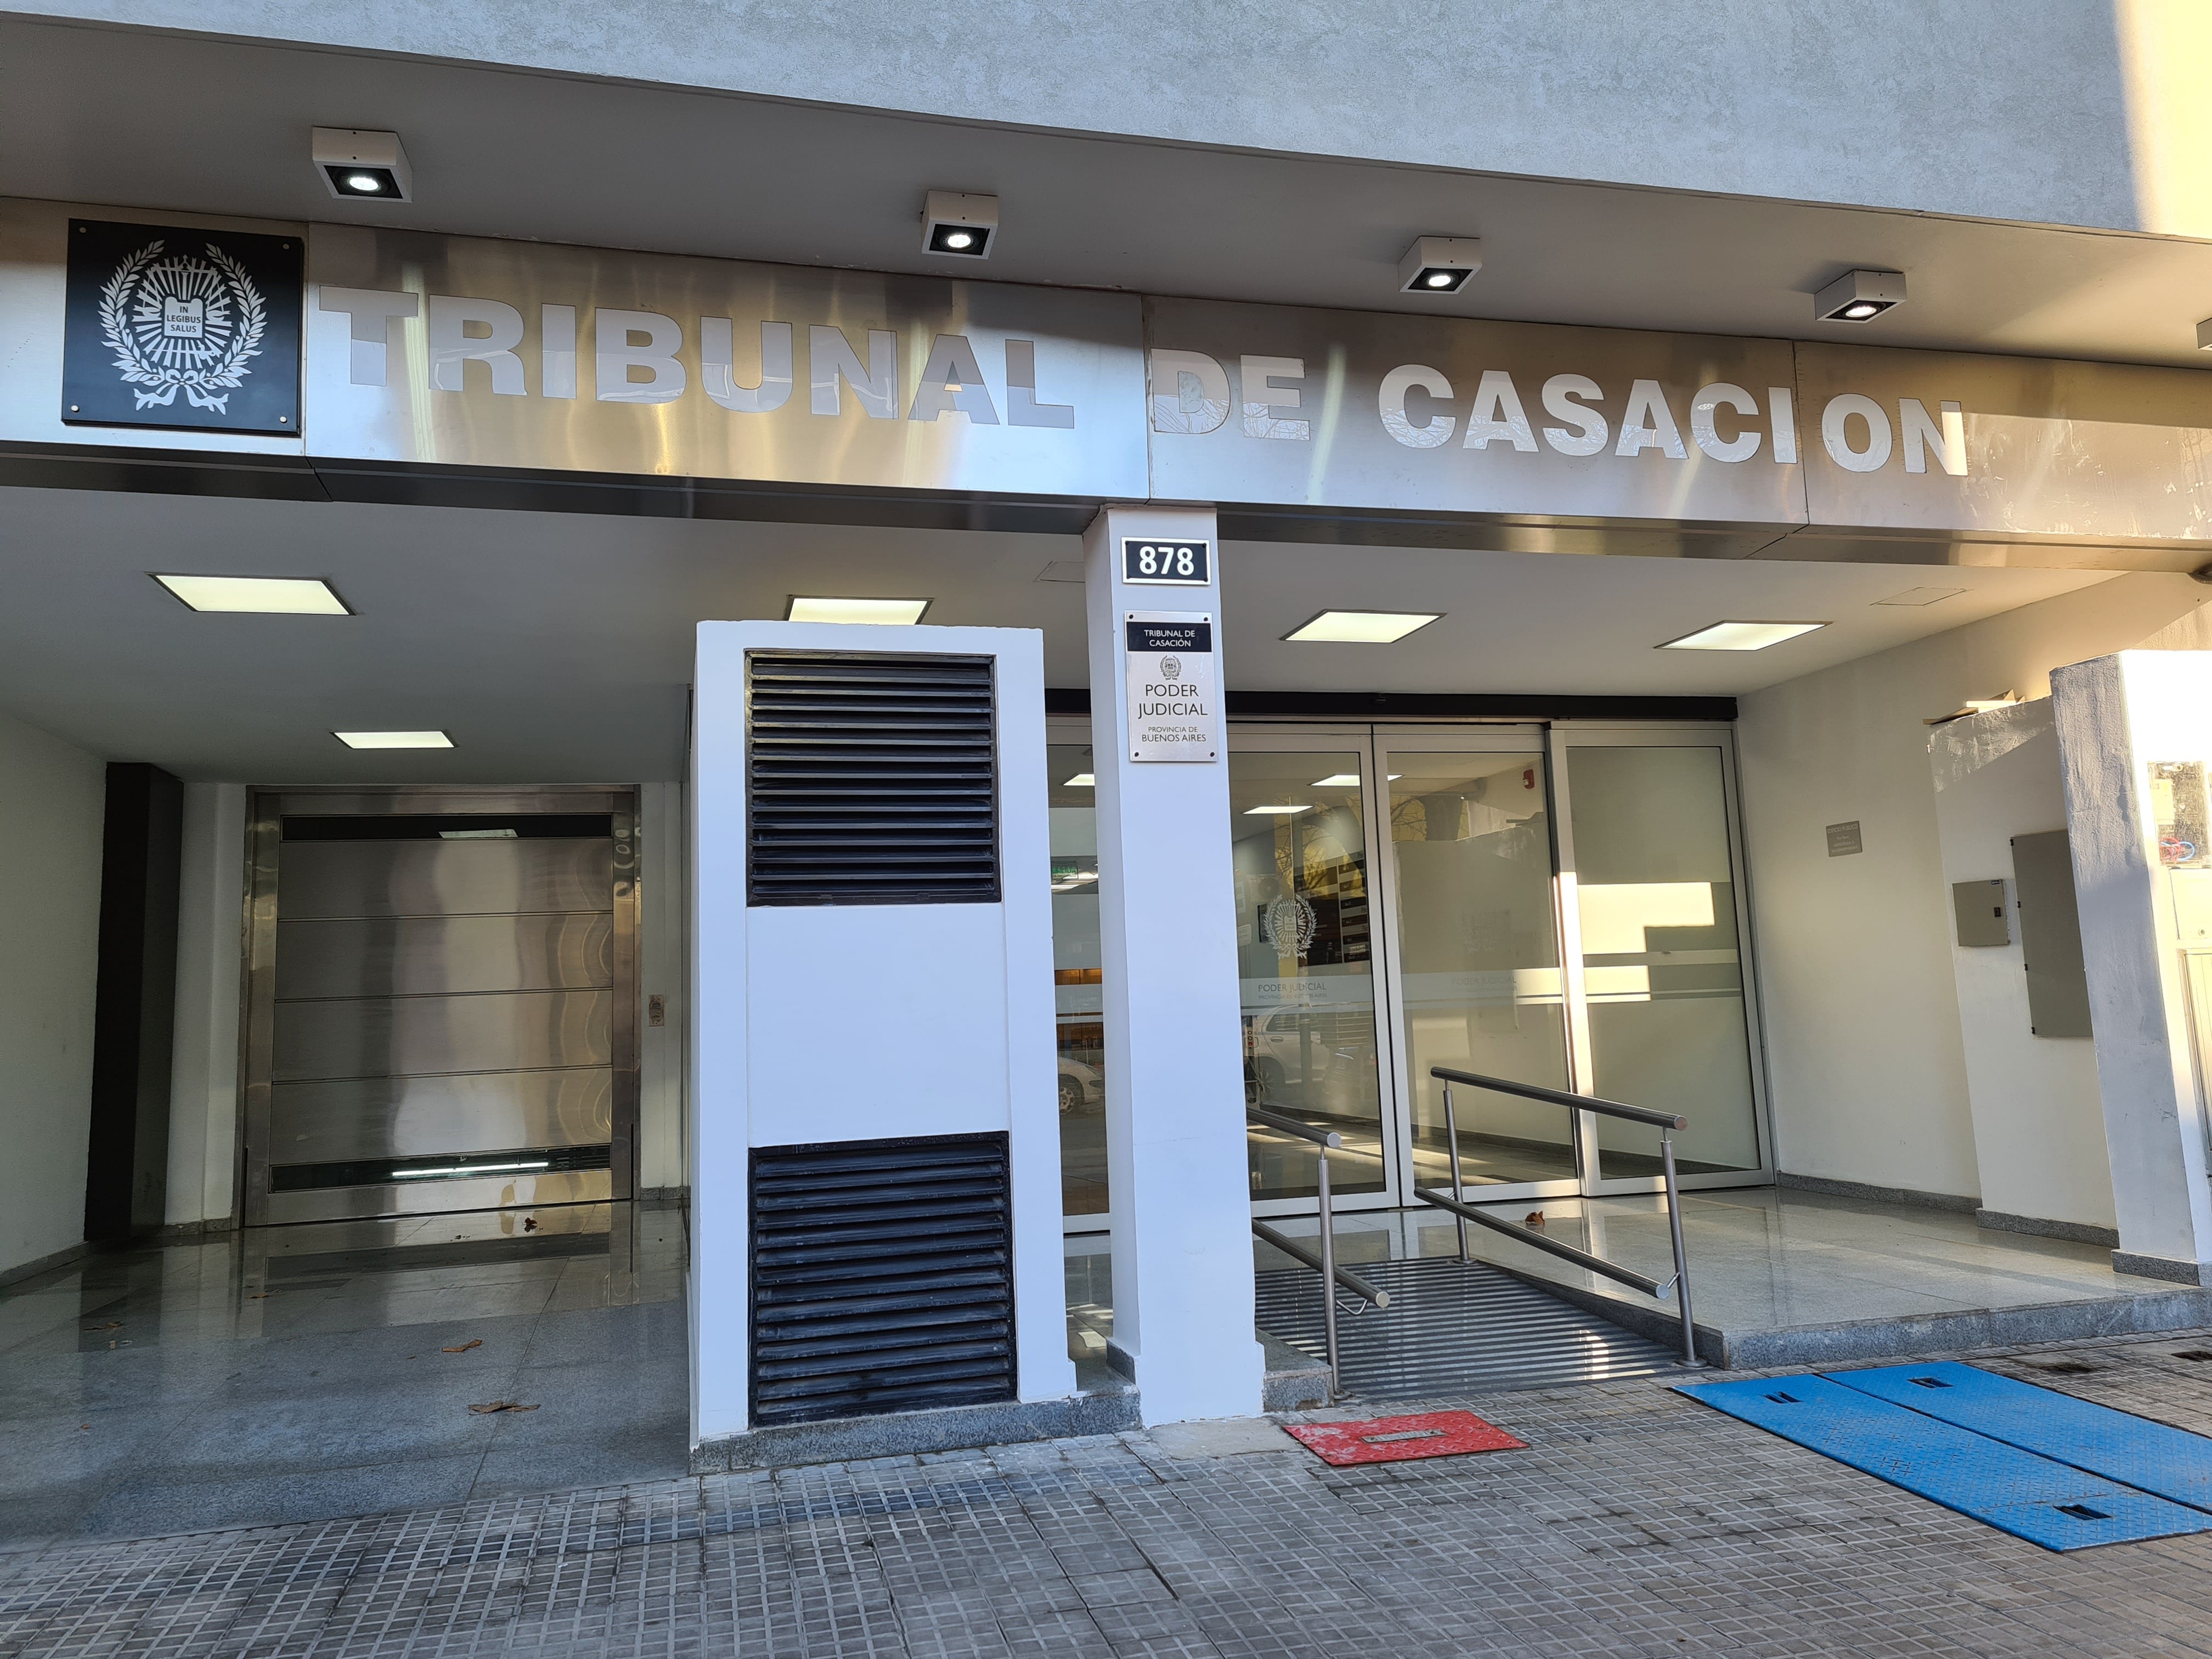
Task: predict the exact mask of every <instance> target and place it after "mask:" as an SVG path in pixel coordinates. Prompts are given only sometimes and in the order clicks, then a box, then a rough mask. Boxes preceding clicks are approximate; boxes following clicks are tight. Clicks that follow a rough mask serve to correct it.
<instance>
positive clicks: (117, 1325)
mask: <svg viewBox="0 0 2212 1659" xmlns="http://www.w3.org/2000/svg"><path fill="white" fill-rule="evenodd" d="M122 1328H123V1322H122V1321H121V1320H119V1319H111V1320H109V1321H108V1322H106V1324H105V1325H88V1326H86V1327H85V1329H87V1330H88V1331H119V1330H121V1329H122Z"/></svg>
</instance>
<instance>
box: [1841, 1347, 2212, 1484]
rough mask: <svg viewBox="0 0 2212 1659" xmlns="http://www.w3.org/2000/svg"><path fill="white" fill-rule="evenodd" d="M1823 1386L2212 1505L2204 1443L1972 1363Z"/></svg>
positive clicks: (1848, 1375) (1855, 1374)
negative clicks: (1840, 1387) (1837, 1387)
mask: <svg viewBox="0 0 2212 1659" xmlns="http://www.w3.org/2000/svg"><path fill="white" fill-rule="evenodd" d="M1825 1375H1826V1376H1827V1378H1828V1380H1829V1381H1830V1382H1832V1383H1842V1384H1843V1385H1844V1387H1845V1388H1847V1389H1855V1390H1857V1392H1858V1393H1860V1394H1865V1395H1872V1396H1873V1397H1874V1398H1875V1399H1876V1400H1887V1401H1889V1402H1890V1403H1891V1404H1893V1405H1897V1406H1905V1407H1911V1409H1912V1410H1914V1411H1917V1412H1920V1413H1924V1414H1926V1415H1927V1416H1929V1417H1933V1418H1937V1419H1941V1420H1942V1421H1943V1422H1946V1423H1952V1424H1955V1425H1958V1426H1959V1427H1960V1428H1962V1429H1972V1431H1974V1432H1975V1433H1976V1434H1980V1435H1986V1436H1988V1437H1990V1439H1992V1440H2002V1441H2003V1442H2004V1443H2006V1444H2007V1445H2008V1446H2017V1447H2019V1448H2020V1449H2021V1450H2022V1451H2031V1452H2033V1453H2035V1454H2036V1455H2038V1456H2041V1457H2049V1458H2055V1459H2056V1460H2057V1462H2061V1463H2071V1464H2072V1465H2073V1466H2074V1467H2075V1468H2077V1469H2087V1470H2088V1471H2089V1472H2090V1473H2091V1474H2101V1475H2103V1476H2105V1477H2106V1479H2107V1480H2118V1481H2122V1482H2124V1483H2125V1484H2126V1485H2128V1486H2135V1487H2137V1488H2139V1489H2141V1490H2142V1491H2144V1492H2155V1493H2156V1494H2157V1495H2158V1496H2159V1497H2160V1498H2172V1499H2173V1501H2174V1502H2175V1503H2177V1504H2188V1505H2190V1506H2191V1508H2192V1509H2200V1510H2212V1440H2208V1439H2206V1438H2205V1437H2203V1435H2198V1434H2191V1433H2190V1432H2189V1431H2187V1430H2185V1429H2177V1428H2172V1427H2170V1426H2169V1425H2166V1424H2164V1423H2154V1422H2152V1421H2151V1420H2150V1419H2148V1418H2147V1417H2136V1416H2134V1415H2132V1414H2130V1413H2127V1412H2121V1411H2114V1410H2113V1409H2112V1407H2109V1406H2099V1405H2093V1404H2092V1403H2091V1402H2090V1401H2087V1400H2076V1399H2075V1397H2074V1396H2073V1395H2070V1394H2060V1393H2059V1392H2058V1391H2057V1389H2039V1388H2038V1387H2036V1386H2035V1384H2034V1383H2021V1382H2019V1381H2016V1380H2015V1379H2014V1378H2012V1377H2009V1376H1997V1375H1996V1373H1995V1372H1993V1371H1985V1370H1982V1369H1981V1368H1980V1367H1978V1366H1975V1365H1962V1364H1960V1363H1959V1362H1958V1361H1956V1360H1951V1359H1947V1360H1944V1361H1942V1363H1940V1364H1933V1365H1882V1366H1878V1367H1875V1368H1873V1369H1870V1370H1860V1371H1829V1372H1826V1373H1825Z"/></svg>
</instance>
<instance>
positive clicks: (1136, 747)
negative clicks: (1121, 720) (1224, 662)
mask: <svg viewBox="0 0 2212 1659" xmlns="http://www.w3.org/2000/svg"><path fill="white" fill-rule="evenodd" d="M1124 621H1125V623H1127V635H1126V641H1125V642H1126V646H1127V653H1128V664H1127V675H1128V688H1129V758H1130V759H1131V760H1133V761H1212V760H1218V759H1219V758H1220V757H1221V740H1220V737H1219V735H1218V732H1217V729H1216V728H1217V726H1218V724H1219V713H1218V709H1217V708H1216V707H1215V697H1214V690H1213V688H1214V682H1215V676H1214V671H1213V618H1212V616H1210V615H1209V614H1207V613H1206V612H1204V611H1130V612H1128V613H1127V617H1125V618H1124Z"/></svg>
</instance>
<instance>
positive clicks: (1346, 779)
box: [1313, 772, 1405, 789]
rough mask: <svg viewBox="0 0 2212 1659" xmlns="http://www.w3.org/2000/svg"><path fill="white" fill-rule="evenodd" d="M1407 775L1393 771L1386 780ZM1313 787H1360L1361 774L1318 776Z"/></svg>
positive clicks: (1348, 773)
mask: <svg viewBox="0 0 2212 1659" xmlns="http://www.w3.org/2000/svg"><path fill="white" fill-rule="evenodd" d="M1404 776H1405V774H1404V773H1403V772H1393V773H1391V774H1390V775H1389V778H1388V779H1387V780H1386V781H1388V782H1390V783H1395V782H1397V781H1398V780H1399V779H1400V778H1402V777H1404ZM1313 787H1315V788H1316V789H1357V788H1358V787H1359V774H1358V773H1357V772H1339V773H1337V774H1335V775H1334V776H1331V777H1326V778H1316V779H1315V780H1314V781H1313Z"/></svg>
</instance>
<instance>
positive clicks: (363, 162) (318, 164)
mask: <svg viewBox="0 0 2212 1659" xmlns="http://www.w3.org/2000/svg"><path fill="white" fill-rule="evenodd" d="M310 142H311V144H312V148H313V155H314V158H315V171H316V172H317V173H320V174H321V175H322V179H323V188H324V189H325V190H327V191H330V193H331V195H333V196H335V197H337V198H338V199H339V200H340V201H343V202H378V201H382V202H411V201H413V200H414V199H415V172H414V169H413V168H411V167H409V166H408V165H407V152H406V150H404V149H402V148H401V147H400V143H399V135H398V133H396V132H368V131H362V130H361V129H360V128H357V127H317V128H315V129H314V130H313V136H312V138H311V141H310Z"/></svg>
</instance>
